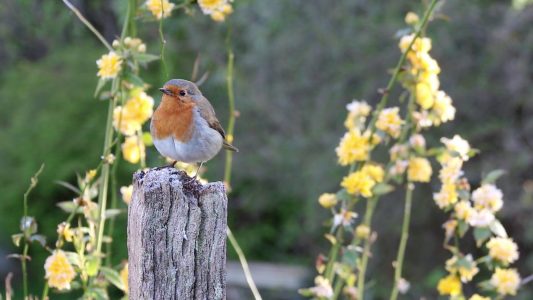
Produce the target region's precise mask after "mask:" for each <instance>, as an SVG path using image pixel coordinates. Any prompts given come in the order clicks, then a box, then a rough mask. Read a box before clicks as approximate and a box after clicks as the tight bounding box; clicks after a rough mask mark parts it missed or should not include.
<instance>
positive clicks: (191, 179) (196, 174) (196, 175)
mask: <svg viewBox="0 0 533 300" xmlns="http://www.w3.org/2000/svg"><path fill="white" fill-rule="evenodd" d="M203 165H204V162H203V161H202V162H200V166H198V168H197V169H196V172H195V173H194V176H193V177H191V178H190V179H189V180H187V181H186V182H185V183H186V184H189V183H191V182H193V181H195V180H196V178H197V177H198V172H200V168H201V167H202V166H203Z"/></svg>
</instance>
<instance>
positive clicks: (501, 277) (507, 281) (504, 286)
mask: <svg viewBox="0 0 533 300" xmlns="http://www.w3.org/2000/svg"><path fill="white" fill-rule="evenodd" d="M490 284H491V285H492V286H494V287H495V288H496V290H497V291H498V294H500V295H516V291H517V290H518V287H519V286H520V275H518V272H517V271H516V269H501V268H496V271H495V272H494V274H492V277H491V278H490Z"/></svg>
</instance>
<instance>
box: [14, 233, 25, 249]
mask: <svg viewBox="0 0 533 300" xmlns="http://www.w3.org/2000/svg"><path fill="white" fill-rule="evenodd" d="M23 237H24V234H22V233H17V234H13V235H12V236H11V240H12V241H13V244H15V246H17V247H19V246H20V241H21V240H22V238H23Z"/></svg>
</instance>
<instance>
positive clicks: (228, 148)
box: [222, 141, 239, 152]
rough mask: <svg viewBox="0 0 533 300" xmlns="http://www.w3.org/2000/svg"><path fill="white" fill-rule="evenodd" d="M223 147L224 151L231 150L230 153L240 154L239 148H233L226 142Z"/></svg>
mask: <svg viewBox="0 0 533 300" xmlns="http://www.w3.org/2000/svg"><path fill="white" fill-rule="evenodd" d="M222 147H224V149H226V150H229V151H233V152H239V149H237V147H235V146H233V145H232V144H230V143H228V142H226V141H224V142H223V143H222Z"/></svg>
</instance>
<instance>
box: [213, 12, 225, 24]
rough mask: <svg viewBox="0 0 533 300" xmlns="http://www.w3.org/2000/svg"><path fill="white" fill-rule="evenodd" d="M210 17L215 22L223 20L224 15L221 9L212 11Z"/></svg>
mask: <svg viewBox="0 0 533 300" xmlns="http://www.w3.org/2000/svg"><path fill="white" fill-rule="evenodd" d="M210 15H211V19H213V21H215V22H223V21H224V20H225V19H226V15H224V14H223V13H222V12H221V11H214V12H212V13H211V14H210Z"/></svg>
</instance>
